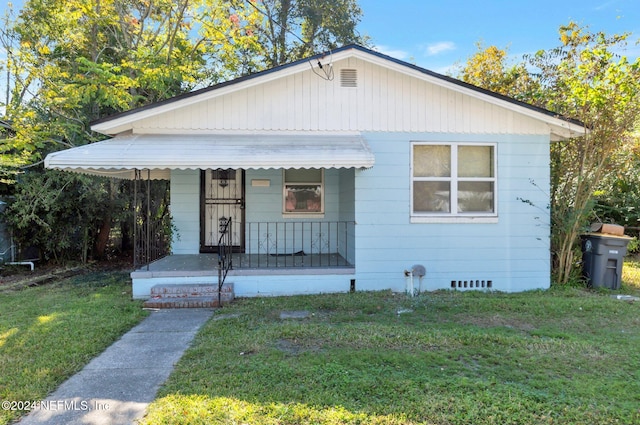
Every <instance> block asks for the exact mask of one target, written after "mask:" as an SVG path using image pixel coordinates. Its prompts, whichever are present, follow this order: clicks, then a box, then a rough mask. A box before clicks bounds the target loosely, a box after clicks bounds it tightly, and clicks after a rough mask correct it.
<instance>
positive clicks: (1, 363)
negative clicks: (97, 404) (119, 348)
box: [0, 272, 146, 424]
mask: <svg viewBox="0 0 640 425" xmlns="http://www.w3.org/2000/svg"><path fill="white" fill-rule="evenodd" d="M0 308H1V312H0V371H1V373H0V400H8V401H26V400H41V399H43V398H45V397H46V396H47V394H49V393H50V392H51V391H53V390H54V389H55V388H56V387H57V386H58V385H60V384H61V383H62V382H63V381H64V380H65V379H67V378H68V377H69V376H71V375H72V374H74V373H75V372H78V371H79V370H80V369H82V367H83V366H84V365H85V364H87V363H88V362H89V361H90V360H91V359H92V358H93V357H95V356H96V355H97V354H99V353H100V352H102V351H103V350H104V349H105V348H106V347H108V346H109V345H110V344H111V343H113V342H114V341H115V340H116V339H118V338H119V337H120V336H121V335H122V334H123V333H124V332H126V331H127V330H129V329H130V328H131V327H132V326H133V325H135V324H136V323H138V322H139V321H140V320H141V319H142V317H144V315H145V314H146V313H145V312H144V311H143V310H142V309H141V303H140V302H138V301H131V282H130V280H129V279H128V275H127V274H126V273H120V272H117V273H113V272H112V273H91V274H85V275H81V276H76V277H73V278H69V279H64V280H61V281H59V282H56V283H51V284H47V285H44V286H39V287H33V288H24V289H20V290H7V289H5V290H2V291H0ZM23 413H25V412H16V411H9V410H0V424H8V423H10V422H11V421H12V420H15V419H16V418H17V417H18V416H19V415H20V414H23Z"/></svg>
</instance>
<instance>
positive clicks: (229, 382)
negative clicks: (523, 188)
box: [0, 262, 640, 425]
mask: <svg viewBox="0 0 640 425" xmlns="http://www.w3.org/2000/svg"><path fill="white" fill-rule="evenodd" d="M624 270H625V275H624V278H623V280H624V282H625V286H624V289H623V291H620V293H625V294H630V295H634V296H640V263H637V262H628V263H627V264H625V269H624ZM129 285H130V281H129V279H128V276H127V275H126V273H120V272H111V273H92V274H85V275H81V276H77V277H74V278H69V279H65V280H63V281H59V282H57V283H49V284H46V285H43V286H40V287H34V288H24V289H6V288H5V289H2V287H0V309H1V311H0V400H3V401H4V400H39V399H43V398H44V397H45V396H46V395H47V393H49V392H50V391H52V390H53V389H55V388H56V386H57V385H59V384H60V383H61V382H62V381H63V380H64V379H66V378H67V377H69V376H70V375H71V374H73V373H75V372H77V371H78V370H80V369H81V368H82V367H83V366H84V365H85V364H86V363H87V362H88V361H89V360H90V359H91V358H92V357H94V356H95V355H96V354H98V353H99V352H101V351H102V350H104V348H106V347H107V346H108V345H109V344H110V343H112V342H113V341H114V340H116V339H117V338H118V337H119V336H120V335H121V334H123V333H124V332H126V331H127V330H128V329H130V328H131V327H132V326H133V325H135V324H136V323H138V322H139V321H140V320H141V319H142V317H144V315H145V312H144V311H143V310H142V309H141V308H140V307H141V304H140V302H137V301H131V300H130V286H129ZM283 312H284V313H287V312H304V314H308V316H306V317H302V318H288V316H286V315H285V316H282V315H281V314H282V313H283ZM304 314H303V316H304ZM293 316H296V315H293ZM638 347H640V302H637V301H636V302H629V301H622V300H617V299H614V298H612V297H611V294H610V293H609V292H608V291H587V290H583V289H575V288H554V289H552V290H550V291H546V292H529V293H521V294H501V293H481V292H466V293H463V292H438V293H427V294H424V295H421V296H419V297H415V298H408V297H406V296H405V295H398V294H392V293H389V292H378V293H355V294H342V295H322V296H308V297H286V298H258V299H242V300H238V301H236V302H235V303H233V304H231V305H228V306H226V307H225V308H224V309H222V310H220V311H219V312H216V314H215V315H214V316H213V319H212V320H211V321H210V322H209V323H208V324H207V325H205V327H204V328H203V329H202V331H201V332H200V334H199V335H198V336H197V337H196V340H195V341H194V344H193V346H192V347H191V349H189V350H188V351H187V353H186V354H185V356H184V357H183V358H182V360H181V361H180V362H179V364H178V365H177V368H176V371H175V372H174V373H173V375H172V376H171V378H170V379H169V381H168V382H167V383H166V385H165V386H164V387H163V388H162V389H161V392H160V394H158V398H157V400H156V401H155V402H154V403H153V404H152V405H151V406H150V409H149V413H148V415H147V417H146V418H145V419H144V421H143V423H145V424H159V423H161V424H252V425H253V424H258V425H259V424H394V425H395V424H474V425H476V424H555V423H562V424H584V423H598V424H608V423H611V424H613V423H616V424H635V423H640V350H639V349H638ZM18 413H19V412H15V411H8V410H0V424H8V423H10V422H11V421H12V420H14V419H16V418H17V415H18Z"/></svg>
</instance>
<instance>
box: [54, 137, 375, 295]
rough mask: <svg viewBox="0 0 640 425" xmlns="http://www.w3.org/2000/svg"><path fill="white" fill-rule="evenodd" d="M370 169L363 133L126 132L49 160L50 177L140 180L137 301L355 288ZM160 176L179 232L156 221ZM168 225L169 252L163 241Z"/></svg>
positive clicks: (134, 277) (136, 211)
mask: <svg viewBox="0 0 640 425" xmlns="http://www.w3.org/2000/svg"><path fill="white" fill-rule="evenodd" d="M123 151H126V152H127V155H126V156H125V155H123V154H122V152H123ZM372 165H373V154H372V153H371V151H370V149H369V147H368V145H367V143H366V142H365V141H364V139H363V138H362V137H361V136H360V135H359V134H341V135H336V134H330V135H327V134H322V135H319V134H315V135H313V134H301V135H292V134H280V135H276V134H269V135H264V134H263V135H257V134H251V135H247V134H244V135H240V134H211V135H201V134H198V135H193V134H191V135H155V134H153V135H151V134H150V135H122V136H116V137H114V138H113V139H110V140H105V141H103V142H99V143H95V144H91V145H87V146H83V147H80V148H74V149H70V150H67V151H62V152H58V153H55V154H52V155H49V156H48V157H47V166H48V167H49V168H58V169H63V170H69V171H76V172H82V173H89V174H96V175H103V176H112V177H118V178H131V179H134V180H135V181H136V182H138V183H137V184H136V187H137V188H138V189H136V199H138V202H134V204H135V206H134V214H135V216H136V219H135V226H136V235H137V243H136V253H135V259H136V260H135V264H134V268H135V270H134V271H133V272H132V273H131V277H132V281H133V296H134V298H146V297H149V295H150V294H151V288H152V287H154V286H157V285H172V286H175V285H217V287H218V288H222V287H223V285H225V284H228V285H233V291H234V292H235V294H236V295H237V296H260V295H291V294H305V293H320V292H345V291H349V290H352V289H353V287H354V285H355V282H354V279H353V276H354V275H355V249H356V247H355V240H356V237H355V234H356V227H355V176H356V173H357V170H360V169H364V168H369V167H371V166H372ZM158 179H161V180H169V181H170V190H169V192H170V210H171V222H170V224H169V225H168V224H167V223H166V221H165V222H164V223H157V222H154V220H156V218H155V216H154V212H153V206H154V204H155V203H156V202H155V200H154V199H153V197H152V196H151V197H150V194H152V193H153V190H152V189H151V187H150V186H149V182H150V181H153V180H158ZM138 192H140V193H139V194H138ZM150 207H151V209H150ZM168 227H170V229H171V234H172V236H171V242H170V244H171V246H170V250H168V251H164V252H163V250H162V249H159V248H160V245H161V243H158V241H159V242H162V240H161V239H162V238H158V237H157V235H158V234H159V232H160V230H159V229H161V228H163V229H164V230H163V231H164V232H166V231H167V228H168ZM218 292H220V290H219V291H218Z"/></svg>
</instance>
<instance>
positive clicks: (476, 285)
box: [451, 280, 493, 289]
mask: <svg viewBox="0 0 640 425" xmlns="http://www.w3.org/2000/svg"><path fill="white" fill-rule="evenodd" d="M492 287H493V281H491V280H452V281H451V289H491V288H492Z"/></svg>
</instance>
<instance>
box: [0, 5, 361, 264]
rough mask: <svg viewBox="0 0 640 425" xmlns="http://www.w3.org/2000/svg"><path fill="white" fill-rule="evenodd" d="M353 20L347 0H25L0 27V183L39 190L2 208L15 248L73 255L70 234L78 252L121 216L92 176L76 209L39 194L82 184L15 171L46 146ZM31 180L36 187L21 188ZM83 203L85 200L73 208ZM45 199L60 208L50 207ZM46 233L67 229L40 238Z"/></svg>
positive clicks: (75, 138)
mask: <svg viewBox="0 0 640 425" xmlns="http://www.w3.org/2000/svg"><path fill="white" fill-rule="evenodd" d="M360 16H361V11H360V9H359V8H358V7H357V4H356V2H355V0H340V1H335V0H332V1H329V0H323V1H321V2H318V1H307V0H287V1H278V0H273V1H272V0H269V1H264V2H256V1H254V0H247V1H243V0H233V1H226V2H219V1H216V0H195V1H192V0H178V1H175V0H159V1H153V2H148V1H121V0H101V1H99V2H94V1H88V0H47V1H44V0H29V1H26V2H25V4H24V6H23V8H22V9H21V11H20V12H19V13H18V14H17V15H12V14H9V15H8V16H6V17H5V19H4V22H3V24H4V25H3V27H2V29H0V46H1V47H2V48H3V49H4V50H5V51H6V52H7V57H6V60H3V61H0V68H2V69H3V70H6V71H7V72H8V73H9V75H10V76H11V79H10V81H11V84H10V85H11V87H10V88H11V96H10V99H9V101H8V102H7V105H6V120H8V121H10V122H12V124H13V126H14V128H15V130H16V131H15V133H14V134H10V135H6V136H5V135H3V141H2V142H3V143H2V146H1V147H0V183H5V184H15V183H16V182H17V181H19V182H20V183H19V184H20V185H22V184H23V182H24V184H27V185H32V186H38V188H37V189H39V190H37V191H36V192H35V193H39V195H38V196H39V198H38V199H35V197H36V195H35V194H33V195H28V194H27V192H26V191H25V190H24V189H19V195H18V199H17V201H16V203H15V204H14V207H13V208H14V212H15V213H16V215H17V217H16V219H15V220H14V222H15V225H16V226H20V227H17V228H16V229H17V232H18V233H21V232H27V230H26V229H28V228H30V227H31V228H35V229H37V230H30V231H29V233H37V234H31V235H28V237H27V235H25V238H24V240H25V243H26V240H27V239H29V238H30V239H31V240H34V241H35V243H36V244H38V245H39V246H41V248H43V249H44V250H45V252H46V253H47V255H50V256H52V257H53V258H56V259H64V258H66V257H68V256H69V255H71V256H75V255H76V248H75V247H76V245H77V243H76V242H77V240H82V241H83V242H82V244H84V248H82V250H83V251H84V252H85V253H86V252H87V249H88V248H87V247H88V246H91V245H92V242H91V240H92V238H94V237H96V235H97V234H98V233H96V232H95V230H94V226H95V224H96V223H99V222H100V221H102V222H103V223H105V222H109V221H111V220H112V219H113V218H114V217H116V216H121V214H120V211H119V205H118V203H117V202H108V200H107V198H109V196H112V195H113V190H112V191H111V195H108V194H107V193H105V191H104V190H103V188H104V187H105V185H106V183H96V184H94V186H95V188H96V190H97V193H96V195H95V198H96V199H94V201H95V202H93V203H92V202H91V201H89V199H88V198H89V196H87V195H85V194H84V193H82V192H81V193H79V194H76V197H77V198H78V200H77V202H78V205H75V204H73V202H71V200H65V201H64V202H59V201H60V200H61V198H62V195H61V194H59V193H58V192H54V193H52V194H51V195H48V196H45V195H43V194H42V193H41V191H42V188H52V189H53V190H54V191H56V190H57V188H59V187H65V190H71V191H74V190H83V189H84V188H85V186H86V187H88V186H87V184H86V183H78V184H75V183H73V184H72V183H69V182H61V178H59V177H55V178H53V181H51V182H48V181H47V178H49V176H51V175H52V174H48V173H47V174H44V175H43V176H44V177H42V178H40V177H33V178H32V177H25V178H22V177H21V174H22V173H25V172H29V171H28V168H27V167H29V166H32V165H34V164H39V163H40V162H41V161H42V160H43V159H44V158H45V156H46V155H47V154H48V153H50V152H53V151H57V150H60V149H64V148H68V147H74V146H81V145H84V144H87V143H92V142H95V141H99V140H101V139H103V138H104V136H102V135H98V134H94V133H92V132H91V131H90V123H91V122H92V121H94V120H96V119H100V118H102V117H105V116H108V115H111V114H113V113H116V112H121V111H125V110H130V109H133V108H136V107H141V106H144V105H147V104H150V103H154V102H158V101H161V100H164V99H167V98H169V97H172V96H175V95H178V94H181V93H183V92H186V91H189V90H191V89H193V88H196V87H202V86H206V85H210V84H213V83H219V82H221V81H223V80H226V79H230V78H234V77H237V76H240V75H244V74H248V73H251V72H256V71H260V70H263V69H264V68H265V67H268V66H274V65H279V64H282V63H284V62H287V61H291V60H294V59H299V58H301V57H303V56H306V55H308V54H311V53H315V52H317V51H324V50H327V49H331V48H335V47H336V46H337V45H340V44H345V43H348V42H352V41H360V40H362V39H361V38H360V37H359V36H357V34H356V31H355V26H356V24H357V23H358V21H359V19H360ZM39 178H40V184H39V185H35V184H32V183H31V182H32V180H33V179H39ZM69 179H72V178H69ZM82 179H83V178H78V179H77V180H76V182H80V181H84V180H82ZM96 181H97V180H96ZM111 184H112V185H114V184H113V183H111ZM30 197H31V198H30ZM69 198H72V195H71V194H70V195H69ZM29 200H33V201H34V203H33V204H31V203H29ZM111 200H112V201H113V199H111ZM84 201H86V202H88V203H89V204H90V205H89V207H88V208H87V209H86V210H85V211H86V212H85V213H82V212H81V211H82V208H80V207H79V206H80V204H82V202H84ZM56 202H57V205H60V207H61V208H70V209H71V211H70V212H69V213H68V214H66V215H65V214H63V212H62V211H57V210H56V207H54V204H56ZM36 206H37V209H38V213H37V214H35V213H34V212H33V210H34V209H36ZM93 206H99V207H100V209H98V210H95V209H93V208H92V207H93ZM21 208H24V211H21V210H20V209H21ZM76 208H77V209H76ZM38 214H45V216H39V215H38ZM100 214H102V216H101V217H100ZM55 219H64V220H67V219H68V220H71V221H70V222H61V223H56V222H54V221H52V220H55ZM29 220H34V223H33V224H32V225H31V226H29V225H28V224H27V222H28V221H29ZM73 220H81V221H80V222H78V223H74V221H73ZM51 229H58V230H60V231H61V230H63V229H64V231H65V232H68V234H67V235H65V236H61V235H59V234H58V235H53V237H51V238H47V237H46V235H47V232H52V230H51ZM58 233H60V232H58ZM87 238H88V239H87ZM98 242H99V241H98ZM96 245H99V244H98V243H96ZM69 249H71V250H70V251H69ZM85 256H86V254H85Z"/></svg>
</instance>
